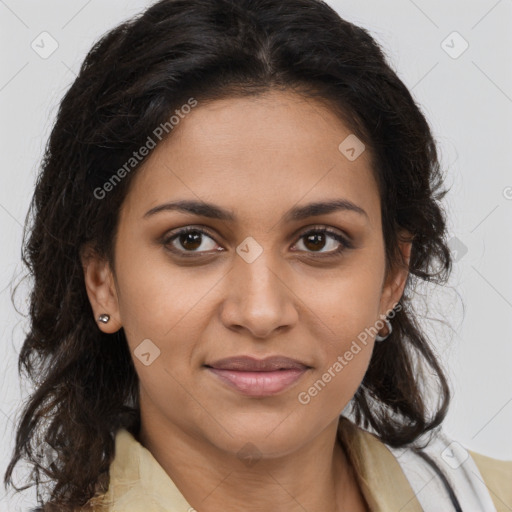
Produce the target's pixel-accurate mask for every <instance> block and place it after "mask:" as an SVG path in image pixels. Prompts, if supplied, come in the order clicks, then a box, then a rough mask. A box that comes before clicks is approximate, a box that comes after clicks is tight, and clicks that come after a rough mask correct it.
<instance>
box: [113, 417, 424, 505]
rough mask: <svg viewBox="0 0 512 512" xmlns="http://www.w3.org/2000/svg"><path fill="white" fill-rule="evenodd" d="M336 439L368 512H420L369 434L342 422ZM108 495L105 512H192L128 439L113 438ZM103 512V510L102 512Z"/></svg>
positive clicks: (120, 434) (157, 467) (161, 472)
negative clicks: (362, 495) (113, 456)
mask: <svg viewBox="0 0 512 512" xmlns="http://www.w3.org/2000/svg"><path fill="white" fill-rule="evenodd" d="M338 435H339V438H340V441H341V442H342V444H343V446H345V448H346V450H347V454H348V456H349V457H350V460H351V462H352V464H353V466H354V469H355V472H356V476H357V479H358V481H359V484H360V486H361V489H362V491H363V494H364V497H365V499H366V501H367V502H368V504H369V506H370V510H371V511H372V512H397V511H400V512H422V509H421V507H420V504H419V502H418V501H417V499H416V498H415V495H414V492H413V490H412V488H411V486H410V485H409V483H408V481H407V479H406V477H405V475H404V473H403V472H402V470H401V468H400V465H399V464H398V462H397V460H396V459H395V457H394V456H393V454H392V453H391V452H390V451H389V450H388V448H387V447H386V446H385V445H384V444H383V443H382V442H381V441H379V440H378V439H377V437H375V436H374V435H372V434H369V433H368V432H365V431H364V430H362V429H360V428H359V427H357V426H355V425H354V424H353V423H351V422H350V421H349V420H348V419H346V418H341V419H340V422H339V427H338ZM115 449H116V451H115V453H116V455H115V458H114V461H113V462H112V464H111V466H110V486H109V491H108V493H107V495H106V498H107V499H108V501H109V503H110V505H109V506H107V508H106V510H108V511H109V512H121V511H122V512H140V511H141V510H144V511H145V512H164V511H165V512H192V511H193V510H194V509H193V508H192V507H191V506H190V505H189V504H188V503H187V501H186V500H185V498H184V497H183V495H182V494H181V492H180V491H179V490H178V488H177V487H176V485H175V484H174V482H173V481H172V480H171V478H170V477H169V476H168V475H167V473H166V472H165V471H164V470H163V468H162V467H161V466H160V464H158V462H157V461H156V459H155V458H154V457H153V455H152V454H151V452H150V451H149V450H147V449H146V448H145V447H144V446H142V445H141V444H140V443H139V442H138V441H137V440H136V439H135V438H134V437H133V435H132V434H130V433H129V432H128V431H127V430H125V429H121V430H120V431H118V432H117V434H116V439H115ZM104 510H105V509H104Z"/></svg>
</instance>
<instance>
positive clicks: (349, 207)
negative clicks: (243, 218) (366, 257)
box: [144, 199, 369, 222]
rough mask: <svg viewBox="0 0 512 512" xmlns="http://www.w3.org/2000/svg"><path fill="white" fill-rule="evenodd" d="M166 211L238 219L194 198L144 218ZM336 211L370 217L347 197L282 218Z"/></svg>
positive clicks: (163, 206) (296, 208)
mask: <svg viewBox="0 0 512 512" xmlns="http://www.w3.org/2000/svg"><path fill="white" fill-rule="evenodd" d="M164 211H180V212H184V213H191V214H193V215H199V216H201V217H208V218H210V219H218V220H223V221H230V222H234V221H235V220H236V217H235V215H234V214H233V213H232V212H230V211H229V210H225V209H224V208H221V207H220V206H217V205H215V204H212V203H207V202H204V201H194V200H182V201H174V202H170V203H164V204H161V205H159V206H155V207H154V208H151V210H149V211H147V212H146V213H145V214H144V218H148V217H151V216H153V215H155V214H157V213H160V212H164ZM336 211H348V212H355V213H357V214H359V215H362V216H365V217H366V218H369V217H368V214H367V213H366V211H365V210H363V209H362V208H361V207H360V206H357V205H356V204H354V203H353V202H352V201H349V200H347V199H332V200H329V201H319V202H314V203H309V204H307V205H304V206H294V207H293V208H291V209H290V210H289V211H288V212H286V213H285V214H284V215H283V217H282V219H281V220H282V221H285V222H290V221H299V220H303V219H307V218H309V217H315V216H319V215H325V214H328V213H333V212H336Z"/></svg>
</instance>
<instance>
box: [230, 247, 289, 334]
mask: <svg viewBox="0 0 512 512" xmlns="http://www.w3.org/2000/svg"><path fill="white" fill-rule="evenodd" d="M234 266H235V268H233V269H232V270H231V272H229V273H228V274H227V276H226V283H225V286H226V295H225V299H224V301H223V304H222V308H221V320H222V322H223V324H224V325H225V326H226V327H227V328H228V329H231V330H236V331H239V332H240V331H243V330H246V331H248V332H249V333H250V335H251V336H252V337H253V338H258V339H264V338H268V337H270V336H271V335H272V334H273V333H274V332H276V331H278V330H280V331H282V330H285V329H289V328H291V327H292V326H293V325H295V324H296V322H297V320H298V318H299V315H298V311H297V307H296V306H297V304H298V301H299V298H298V297H297V295H296V294H295V293H294V291H293V289H292V286H291V285H292V283H291V282H290V273H289V269H285V268H284V266H283V265H279V264H277V263H276V262H275V260H272V259H271V257H267V251H263V253H262V254H261V255H260V256H259V257H258V258H257V259H256V260H255V261H253V262H252V263H248V262H246V261H244V260H243V259H242V258H240V257H238V256H236V258H235V262H234Z"/></svg>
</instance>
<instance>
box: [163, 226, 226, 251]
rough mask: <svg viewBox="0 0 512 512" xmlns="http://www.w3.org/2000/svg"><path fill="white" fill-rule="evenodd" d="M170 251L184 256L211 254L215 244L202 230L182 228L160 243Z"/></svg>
mask: <svg viewBox="0 0 512 512" xmlns="http://www.w3.org/2000/svg"><path fill="white" fill-rule="evenodd" d="M162 243H163V245H164V246H165V247H167V248H168V249H169V250H170V251H172V252H174V253H178V254H181V255H184V256H188V255H189V254H187V253H191V254H190V255H192V254H194V253H196V254H200V253H203V252H211V251H212V250H215V248H216V247H217V244H216V243H215V241H214V240H213V238H212V237H211V236H210V235H209V234H208V233H207V232H206V231H204V230H202V229H199V228H184V229H180V230H179V231H177V232H174V233H171V234H169V235H168V236H166V237H165V238H164V240H163V241H162Z"/></svg>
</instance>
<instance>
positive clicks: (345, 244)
mask: <svg viewBox="0 0 512 512" xmlns="http://www.w3.org/2000/svg"><path fill="white" fill-rule="evenodd" d="M299 241H301V242H302V244H303V245H304V247H305V252H312V253H318V254H329V255H333V254H339V253H341V252H343V251H344V250H345V249H349V248H351V247H352V244H351V243H350V242H349V241H348V240H347V239H346V238H345V237H343V236H341V235H340V234H339V233H337V232H335V231H331V230H329V229H326V228H321V229H314V230H310V231H308V232H307V233H304V234H303V235H302V236H301V237H300V240H299ZM299 249H300V248H299ZM323 249H326V250H323ZM300 250H302V249H300Z"/></svg>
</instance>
